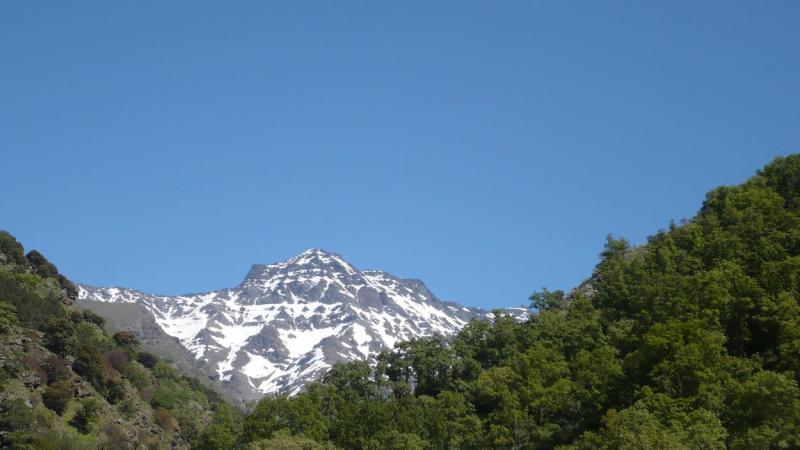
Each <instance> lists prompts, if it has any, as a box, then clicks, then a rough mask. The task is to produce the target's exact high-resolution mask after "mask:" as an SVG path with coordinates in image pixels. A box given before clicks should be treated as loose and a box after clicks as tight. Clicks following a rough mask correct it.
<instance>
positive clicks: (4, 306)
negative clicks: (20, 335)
mask: <svg viewBox="0 0 800 450" xmlns="http://www.w3.org/2000/svg"><path fill="white" fill-rule="evenodd" d="M18 322H19V320H18V319H17V309H16V308H14V305H11V304H9V303H6V302H3V301H0V333H5V332H6V331H8V330H9V328H11V327H12V326H14V325H16V324H17V323H18Z"/></svg>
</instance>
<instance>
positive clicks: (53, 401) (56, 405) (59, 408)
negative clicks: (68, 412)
mask: <svg viewBox="0 0 800 450" xmlns="http://www.w3.org/2000/svg"><path fill="white" fill-rule="evenodd" d="M70 400H72V382H70V381H69V380H61V381H56V382H55V383H53V384H51V385H50V386H47V387H46V388H45V390H44V392H42V403H44V406H46V407H48V408H49V409H50V410H52V411H53V412H55V413H56V414H58V415H61V414H63V413H64V410H65V409H66V407H67V404H68V403H69V401H70Z"/></svg>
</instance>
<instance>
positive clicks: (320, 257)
mask: <svg viewBox="0 0 800 450" xmlns="http://www.w3.org/2000/svg"><path fill="white" fill-rule="evenodd" d="M298 272H324V273H341V274H346V275H348V276H349V275H355V274H357V273H358V270H357V269H356V268H355V267H353V266H352V265H351V264H350V263H348V262H347V261H345V260H344V258H342V257H341V256H339V255H338V254H337V253H333V252H330V251H328V250H325V249H322V248H310V249H308V250H306V251H304V252H302V253H300V254H298V255H295V256H292V257H291V258H289V259H287V260H286V261H282V262H276V263H272V264H253V265H252V266H251V267H250V271H249V272H248V273H247V276H246V277H245V279H244V281H243V282H242V284H252V283H253V282H257V281H259V280H265V279H271V278H273V277H275V276H276V275H277V274H285V275H293V274H295V275H296V274H297V273H298Z"/></svg>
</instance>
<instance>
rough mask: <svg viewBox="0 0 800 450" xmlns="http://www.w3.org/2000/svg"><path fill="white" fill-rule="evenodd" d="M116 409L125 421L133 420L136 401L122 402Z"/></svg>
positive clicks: (130, 399)
mask: <svg viewBox="0 0 800 450" xmlns="http://www.w3.org/2000/svg"><path fill="white" fill-rule="evenodd" d="M117 409H118V410H119V413H120V414H122V417H124V418H126V419H133V417H134V416H135V415H136V401H134V400H133V399H132V398H129V399H127V400H125V401H124V402H121V403H120V404H119V406H118V407H117Z"/></svg>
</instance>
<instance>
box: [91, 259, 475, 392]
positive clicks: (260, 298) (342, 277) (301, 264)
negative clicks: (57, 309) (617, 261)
mask: <svg viewBox="0 0 800 450" xmlns="http://www.w3.org/2000/svg"><path fill="white" fill-rule="evenodd" d="M80 297H81V298H82V299H84V300H88V301H99V302H110V303H117V302H119V303H137V304H139V305H141V306H143V307H144V308H145V309H146V310H147V311H150V312H151V313H152V314H153V317H154V319H155V320H156V322H157V323H158V324H159V326H160V327H161V328H162V329H163V330H164V332H165V333H167V334H168V335H170V336H173V337H175V338H177V339H178V340H179V341H180V343H181V344H182V345H183V346H184V347H185V348H186V349H187V350H188V351H189V352H191V354H192V355H193V356H194V357H195V358H197V359H198V360H200V361H202V362H203V364H206V365H207V366H208V367H210V368H212V370H214V372H215V373H216V375H217V376H218V377H219V379H220V380H221V381H222V382H223V384H224V385H225V386H226V387H230V388H231V389H233V390H235V391H236V392H239V393H240V394H241V395H242V396H243V398H257V397H258V396H260V395H263V394H264V393H270V392H284V393H295V392H298V391H299V390H300V389H302V387H303V385H304V384H305V382H307V381H309V380H312V379H314V378H315V377H317V376H318V375H319V374H321V373H322V372H323V371H324V370H326V369H327V368H328V367H330V366H332V365H333V364H335V363H337V362H341V361H352V360H355V359H363V358H371V357H374V356H375V355H376V354H378V353H379V352H380V351H381V350H384V349H387V348H392V347H393V346H394V344H395V343H396V342H398V341H403V340H408V339H412V338H415V337H422V336H429V335H432V334H436V333H438V334H443V335H446V334H451V333H454V332H456V331H458V330H459V329H461V327H463V326H464V325H465V324H466V323H467V322H468V321H469V320H470V319H472V318H473V317H486V312H485V311H483V310H480V309H476V308H468V307H464V306H461V305H457V304H455V303H445V302H442V301H440V300H439V299H437V298H436V296H435V295H434V294H433V293H431V292H430V291H429V290H428V289H427V288H426V287H425V285H424V284H423V283H422V282H421V281H417V280H409V279H403V278H398V277H395V276H393V275H391V274H390V273H388V272H383V271H374V270H365V271H360V270H358V269H356V268H354V267H353V266H352V265H350V264H349V263H348V262H347V261H345V260H344V259H343V258H342V257H341V256H339V255H338V254H336V253H333V252H330V251H328V250H324V249H321V248H311V249H308V250H306V251H304V252H302V253H300V254H298V255H296V256H293V257H291V258H289V259H287V260H286V261H283V262H277V263H273V264H268V265H264V264H255V265H253V266H252V268H251V269H250V272H249V273H248V274H247V277H246V278H245V280H244V281H243V282H242V283H241V284H240V285H239V286H237V287H234V288H230V289H223V290H220V291H215V292H208V293H204V294H190V295H182V296H175V297H166V296H153V295H149V294H145V293H142V292H137V291H133V290H127V289H119V288H91V287H88V286H81V291H80Z"/></svg>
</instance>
